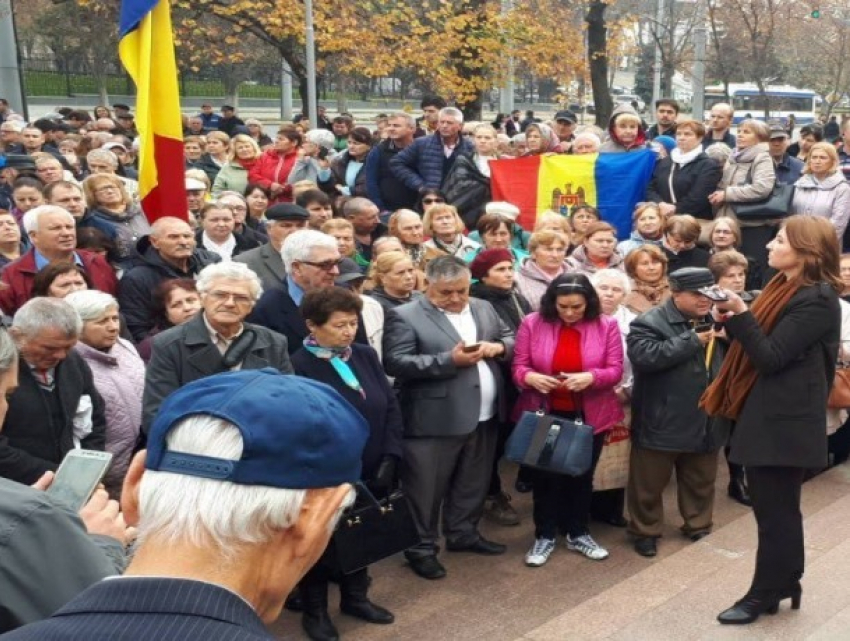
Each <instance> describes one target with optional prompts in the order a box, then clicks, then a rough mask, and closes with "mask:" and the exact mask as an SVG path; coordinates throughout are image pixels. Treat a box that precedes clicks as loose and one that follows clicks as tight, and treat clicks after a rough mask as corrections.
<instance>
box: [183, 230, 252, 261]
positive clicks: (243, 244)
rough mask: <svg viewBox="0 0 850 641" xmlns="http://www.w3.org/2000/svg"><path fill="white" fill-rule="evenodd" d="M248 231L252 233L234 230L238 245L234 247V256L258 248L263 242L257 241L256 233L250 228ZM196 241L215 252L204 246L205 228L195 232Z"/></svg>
mask: <svg viewBox="0 0 850 641" xmlns="http://www.w3.org/2000/svg"><path fill="white" fill-rule="evenodd" d="M246 229H247V227H246ZM248 231H249V232H250V235H249V234H240V233H238V232H233V237H234V238H235V239H236V246H235V247H234V248H233V254H232V256H238V255H239V254H241V253H242V252H246V251H248V250H249V249H256V248H257V247H259V246H260V245H261V243H259V242H257V241H256V240H255V239H254V233H253V232H252V231H251V230H248ZM195 242H196V243H198V247H202V248H203V249H205V250H206V251H208V252H210V253H211V254H215V252H214V251H212V250H210V249H206V248H205V247H204V230H203V229H199V230H198V231H196V232H195Z"/></svg>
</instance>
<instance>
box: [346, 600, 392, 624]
mask: <svg viewBox="0 0 850 641" xmlns="http://www.w3.org/2000/svg"><path fill="white" fill-rule="evenodd" d="M339 609H340V610H342V613H343V614H347V615H348V616H350V617H356V618H358V619H363V620H364V621H368V622H369V623H380V624H382V625H386V624H388V623H392V622H393V621H395V616H393V613H392V612H390V611H389V610H387V609H386V608H382V607H381V606H380V605H376V604H375V603H372V602H371V601H370V600H369V599H361V600H359V601H341V602H340V604H339Z"/></svg>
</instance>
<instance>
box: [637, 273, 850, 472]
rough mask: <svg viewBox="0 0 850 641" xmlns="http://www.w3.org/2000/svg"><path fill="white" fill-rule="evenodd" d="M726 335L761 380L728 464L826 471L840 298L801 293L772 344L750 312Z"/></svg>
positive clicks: (730, 324)
mask: <svg viewBox="0 0 850 641" xmlns="http://www.w3.org/2000/svg"><path fill="white" fill-rule="evenodd" d="M632 327H634V326H632ZM726 330H727V332H728V333H729V336H730V337H731V338H732V339H733V340H737V341H738V342H740V343H741V345H742V347H743V348H744V351H745V352H746V354H747V356H748V357H749V359H750V362H751V363H752V364H753V366H754V367H755V369H756V371H757V372H758V378H757V379H756V383H755V385H754V386H753V389H752V391H751V392H750V394H749V396H748V397H747V400H746V401H745V402H744V407H743V409H742V410H741V414H740V416H739V417H738V421H737V422H736V423H735V431H734V433H733V435H732V452H731V455H730V459H731V460H732V461H733V462H735V463H740V464H742V465H747V466H762V465H776V466H787V467H804V468H822V467H824V466H825V465H826V463H827V438H826V399H827V397H828V395H829V389H830V387H831V386H832V379H833V377H834V376H835V361H836V358H837V355H838V343H839V339H840V334H841V310H840V308H839V306H838V295H837V294H836V292H835V290H833V289H832V288H831V287H829V286H828V285H825V284H821V285H811V286H808V287H802V288H800V290H799V291H798V292H797V293H796V294H794V296H793V297H792V298H791V300H790V301H789V302H788V306H787V307H786V308H785V309H784V310H783V311H782V313H781V315H780V317H779V320H778V321H777V323H776V325H775V326H774V328H773V331H771V333H770V335H769V336H766V335H765V334H764V332H762V330H761V328H759V326H758V323H757V322H756V319H755V317H754V316H753V315H752V314H751V313H749V312H747V313H744V314H739V315H737V316H733V317H732V318H730V319H729V320H727V321H726ZM632 331H634V330H632Z"/></svg>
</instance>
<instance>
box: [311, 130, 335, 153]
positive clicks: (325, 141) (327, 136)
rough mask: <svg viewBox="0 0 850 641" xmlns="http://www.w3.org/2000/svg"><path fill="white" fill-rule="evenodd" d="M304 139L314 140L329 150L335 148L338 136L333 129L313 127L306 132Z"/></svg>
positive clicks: (313, 141) (316, 143) (315, 143)
mask: <svg viewBox="0 0 850 641" xmlns="http://www.w3.org/2000/svg"><path fill="white" fill-rule="evenodd" d="M304 139H305V140H306V141H307V142H312V143H313V144H314V145H319V147H324V148H325V149H327V150H328V151H332V150H333V148H334V143H335V142H336V136H334V134H333V132H332V131H328V130H327V129H311V130H310V131H308V132H307V133H306V134H304Z"/></svg>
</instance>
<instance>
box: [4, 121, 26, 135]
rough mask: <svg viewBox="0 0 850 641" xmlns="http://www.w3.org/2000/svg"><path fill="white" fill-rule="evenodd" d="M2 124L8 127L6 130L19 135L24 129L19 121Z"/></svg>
mask: <svg viewBox="0 0 850 641" xmlns="http://www.w3.org/2000/svg"><path fill="white" fill-rule="evenodd" d="M3 124H4V125H9V127H8V128H7V129H13V130H14V131H15V133H17V134H19V133H21V132H22V131H23V130H24V128H25V127H26V124H25V123H24V122H23V121H21V120H5V121H3Z"/></svg>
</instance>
